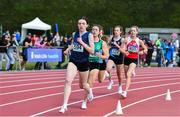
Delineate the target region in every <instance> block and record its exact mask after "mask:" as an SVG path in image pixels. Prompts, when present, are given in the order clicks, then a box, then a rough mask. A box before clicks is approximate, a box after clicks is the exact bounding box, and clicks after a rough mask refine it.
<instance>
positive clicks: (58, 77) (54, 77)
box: [0, 75, 64, 84]
mask: <svg viewBox="0 0 180 117" xmlns="http://www.w3.org/2000/svg"><path fill="white" fill-rule="evenodd" d="M63 78H64V77H63ZM49 79H59V80H60V79H61V77H60V76H57V75H56V76H51V78H49V76H48V78H37V79H24V80H13V81H3V82H0V84H5V83H13V82H16V83H17V82H23V81H36V80H49Z"/></svg>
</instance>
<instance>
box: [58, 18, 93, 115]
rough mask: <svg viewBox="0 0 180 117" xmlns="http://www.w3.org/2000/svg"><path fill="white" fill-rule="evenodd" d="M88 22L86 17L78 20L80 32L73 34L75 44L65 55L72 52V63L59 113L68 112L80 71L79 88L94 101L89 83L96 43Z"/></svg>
mask: <svg viewBox="0 0 180 117" xmlns="http://www.w3.org/2000/svg"><path fill="white" fill-rule="evenodd" d="M87 27H88V21H87V19H86V18H85V17H82V18H80V19H79V20H78V29H79V31H78V32H75V33H73V36H72V37H73V43H72V45H71V46H69V47H68V48H67V49H66V50H65V51H64V54H68V53H69V51H71V55H70V61H69V63H68V66H67V75H66V80H65V86H64V100H63V105H62V107H61V109H60V110H59V112H61V113H64V112H65V111H67V104H68V100H69V96H70V94H71V84H72V81H73V80H74V78H75V76H76V74H77V71H79V80H80V81H79V83H80V84H79V86H80V88H81V89H84V90H85V97H84V99H86V98H88V99H90V100H91V99H92V96H91V95H90V94H91V93H90V86H89V84H88V83H87V80H88V76H89V54H91V53H94V41H93V36H92V34H91V33H89V32H87V30H86V28H87ZM86 94H89V95H88V97H86V96H87V95H86Z"/></svg>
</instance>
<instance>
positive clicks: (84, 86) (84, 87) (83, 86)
mask: <svg viewBox="0 0 180 117" xmlns="http://www.w3.org/2000/svg"><path fill="white" fill-rule="evenodd" d="M88 85H89V84H88V83H83V85H82V89H86V88H87V87H88ZM89 86H90V85H89Z"/></svg>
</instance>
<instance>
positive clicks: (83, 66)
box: [69, 60, 89, 72]
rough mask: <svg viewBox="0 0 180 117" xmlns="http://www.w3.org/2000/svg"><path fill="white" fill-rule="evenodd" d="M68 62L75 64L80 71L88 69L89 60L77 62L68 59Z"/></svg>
mask: <svg viewBox="0 0 180 117" xmlns="http://www.w3.org/2000/svg"><path fill="white" fill-rule="evenodd" d="M69 62H72V63H73V64H74V65H76V67H77V69H78V70H79V71H80V72H85V71H88V70H89V62H82V63H79V62H75V61H73V60H70V61H69Z"/></svg>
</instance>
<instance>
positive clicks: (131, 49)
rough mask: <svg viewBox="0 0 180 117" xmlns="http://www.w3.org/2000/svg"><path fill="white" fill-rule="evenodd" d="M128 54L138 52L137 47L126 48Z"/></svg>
mask: <svg viewBox="0 0 180 117" xmlns="http://www.w3.org/2000/svg"><path fill="white" fill-rule="evenodd" d="M128 51H129V52H138V47H137V46H136V45H131V46H128Z"/></svg>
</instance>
